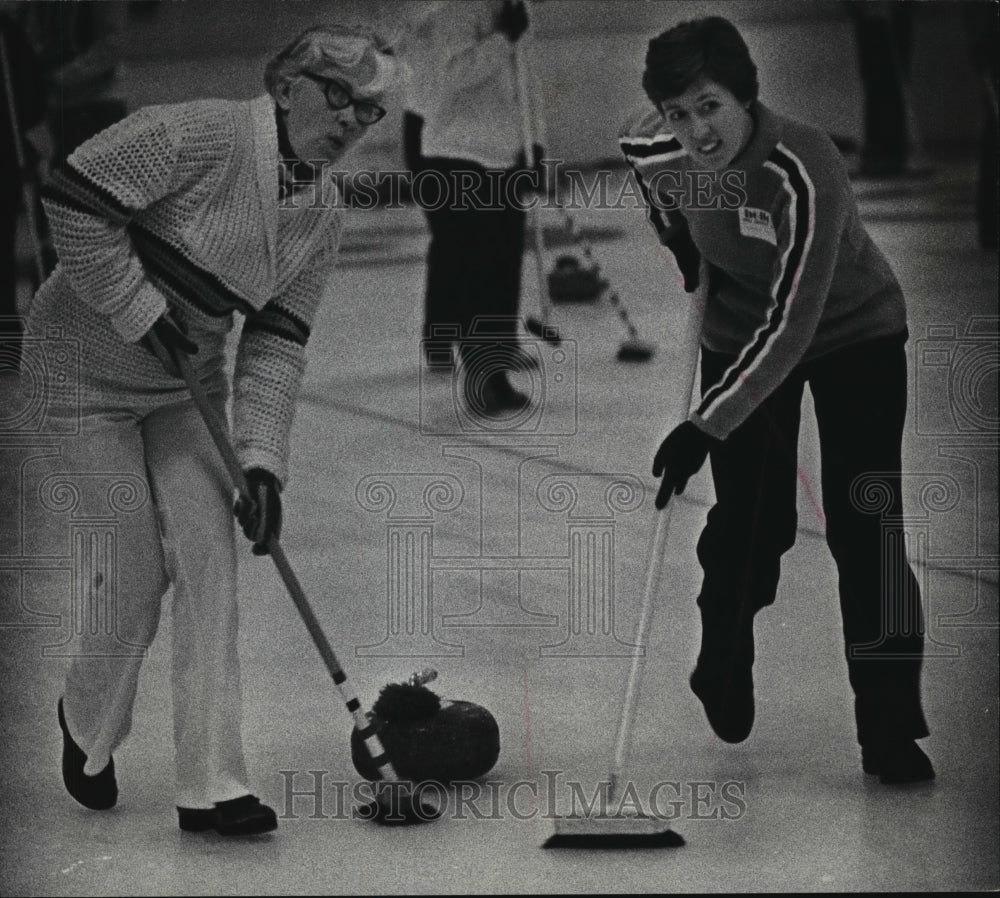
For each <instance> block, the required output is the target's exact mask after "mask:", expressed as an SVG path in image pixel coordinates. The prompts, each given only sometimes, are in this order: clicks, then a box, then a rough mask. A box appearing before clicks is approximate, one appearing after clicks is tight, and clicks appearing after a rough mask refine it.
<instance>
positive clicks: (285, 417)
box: [29, 95, 342, 482]
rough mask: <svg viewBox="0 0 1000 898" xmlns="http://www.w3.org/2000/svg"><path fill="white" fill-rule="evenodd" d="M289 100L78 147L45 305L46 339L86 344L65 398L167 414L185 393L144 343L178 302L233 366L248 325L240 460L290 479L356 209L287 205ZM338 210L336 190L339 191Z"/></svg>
mask: <svg viewBox="0 0 1000 898" xmlns="http://www.w3.org/2000/svg"><path fill="white" fill-rule="evenodd" d="M278 166H279V150H278V137H277V129H276V125H275V118H274V104H273V101H272V100H271V98H270V97H269V96H267V95H265V96H262V97H258V98H257V99H255V100H251V101H246V102H233V101H224V100H203V101H195V102H191V103H182V104H177V105H171V106H157V107H148V108H145V109H142V110H139V111H138V112H136V113H134V114H133V115H131V116H129V117H128V118H126V119H125V120H124V121H122V122H120V123H118V124H117V125H114V126H112V127H111V128H109V129H108V130H106V131H104V132H102V133H101V134H99V135H97V136H96V137H94V138H93V139H91V140H89V141H88V142H86V143H85V144H84V145H83V146H81V147H80V148H79V149H77V150H76V151H75V152H74V153H73V154H72V155H71V156H70V158H69V160H68V165H67V166H66V168H65V169H63V170H62V171H61V172H59V173H57V174H56V175H55V176H54V177H53V178H52V179H51V181H50V183H49V184H48V185H47V187H46V190H45V194H44V201H45V209H46V212H47V213H48V216H49V222H50V227H51V231H52V238H53V242H54V244H55V246H56V249H57V251H58V254H59V265H58V266H57V267H56V270H55V271H54V272H53V274H52V276H51V277H50V278H49V279H48V280H47V281H46V282H45V283H44V284H43V285H42V287H41V289H40V290H39V292H38V294H37V295H36V296H35V298H34V300H33V302H32V305H31V310H30V314H29V327H30V328H31V331H32V333H34V334H42V333H47V332H50V331H49V329H50V328H51V327H52V326H53V325H56V326H58V327H59V328H61V330H62V336H63V337H64V338H68V339H75V340H78V341H79V346H80V353H81V366H80V370H79V372H75V373H74V376H71V377H70V378H69V379H68V382H66V383H63V384H52V385H50V386H51V389H52V393H53V398H54V399H55V400H56V401H57V402H58V401H59V400H60V399H62V400H65V401H67V402H71V403H75V401H76V400H77V398H79V400H80V401H81V402H82V404H83V405H84V406H85V407H86V408H95V407H96V408H105V407H106V408H115V407H122V406H125V407H130V408H133V407H139V408H140V409H141V408H152V407H155V406H157V405H160V404H166V403H169V402H176V401H177V400H178V398H181V397H182V396H183V395H184V394H185V391H186V388H185V386H184V384H183V382H182V381H179V380H178V379H176V378H172V377H170V376H169V375H167V374H166V372H165V371H164V370H163V369H162V367H161V365H160V363H159V362H158V361H157V360H156V359H155V358H154V357H153V356H152V355H151V354H150V353H148V352H147V351H146V350H145V349H144V348H143V347H142V346H140V345H138V344H137V342H136V341H137V340H139V338H140V337H142V335H143V334H144V333H145V332H146V331H147V330H148V328H149V327H150V325H152V323H153V322H154V321H155V320H156V318H157V317H158V316H159V315H160V314H161V313H162V312H163V311H164V309H166V308H167V307H168V306H169V307H170V308H171V309H172V311H173V312H174V314H175V315H176V316H177V317H178V318H179V319H181V320H182V321H183V322H184V323H185V324H186V325H187V327H188V328H189V331H190V333H191V336H192V337H193V338H194V339H195V341H196V342H197V343H198V344H199V347H200V350H199V353H198V354H197V355H196V356H195V357H194V358H195V360H196V361H200V362H202V363H204V360H205V359H208V358H212V357H213V356H214V357H216V358H218V356H219V355H220V354H221V352H222V349H223V347H224V344H225V338H226V334H227V333H228V332H229V330H230V329H231V327H232V324H233V315H232V312H233V311H236V310H238V311H241V312H243V313H244V314H245V315H246V321H245V324H244V327H243V332H242V335H241V338H240V343H239V348H238V351H237V358H236V368H235V374H234V381H233V419H234V421H233V423H234V438H235V445H236V449H237V453H238V455H239V457H240V461H241V463H242V464H243V465H244V467H246V468H250V467H262V468H266V469H267V470H270V471H271V472H273V473H274V474H275V475H276V476H277V477H278V478H279V479H280V480H281V481H282V482H285V481H286V480H287V476H288V437H289V433H290V430H291V426H292V418H293V414H294V408H295V402H296V398H297V395H298V390H299V386H300V383H301V380H302V374H303V371H304V367H305V357H304V347H305V343H306V340H307V339H308V336H309V330H310V327H311V325H312V322H313V317H314V314H315V310H316V307H317V304H318V302H319V300H320V298H321V297H322V295H323V293H324V290H325V287H326V282H327V280H328V279H329V277H330V274H331V272H332V269H333V267H334V265H335V263H336V257H337V249H338V246H339V243H340V236H341V230H342V210H340V209H339V208H337V207H338V206H339V204H338V203H336V202H335V201H328V202H326V203H315V202H312V199H313V197H312V195H307V196H304V197H303V196H300V197H297V202H296V203H295V208H290V207H289V203H287V202H285V203H282V204H281V205H280V207H279V197H278V184H279V179H278ZM324 189H325V191H326V193H327V197H328V198H329V199H330V200H333V198H335V188H334V186H333V184H332V180H331V181H328V182H327V183H326V184H325V185H324Z"/></svg>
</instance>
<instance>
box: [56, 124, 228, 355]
mask: <svg viewBox="0 0 1000 898" xmlns="http://www.w3.org/2000/svg"><path fill="white" fill-rule="evenodd" d="M197 118H200V119H205V116H203V115H200V116H197ZM188 124H189V122H188V121H187V119H186V117H185V107H184V106H176V107H150V108H146V109H141V110H139V111H138V112H135V113H133V114H132V115H130V116H128V117H127V118H126V119H124V120H123V121H121V122H119V123H117V124H115V125H112V126H111V127H110V128H108V129H107V130H105V131H102V132H101V133H100V134H98V135H96V136H95V137H93V138H91V139H90V140H88V141H87V142H86V143H84V144H83V145H81V146H80V147H78V148H77V149H76V150H75V151H74V152H73V153H72V154H71V155H70V157H69V159H68V160H67V162H66V164H65V165H63V166H62V167H61V168H60V169H59V170H57V171H56V172H55V173H54V174H53V176H52V177H51V178H50V179H49V181H48V182H47V183H46V185H45V188H44V190H43V193H42V199H43V203H44V206H45V212H46V216H47V218H48V221H49V227H50V231H51V234H52V242H53V245H54V246H55V248H56V252H57V254H58V256H59V262H60V265H61V266H62V268H63V270H64V272H65V274H66V276H67V277H68V278H69V282H70V284H71V285H72V287H73V291H74V293H75V294H76V295H77V296H78V297H79V298H80V300H81V301H83V302H86V303H88V304H89V305H91V306H92V307H93V308H95V309H96V310H97V311H98V312H101V313H102V314H104V315H107V316H108V318H109V319H110V321H111V324H112V326H113V327H114V329H115V330H116V331H117V332H118V333H119V334H120V335H121V336H122V338H123V339H125V340H126V341H128V342H134V341H135V340H138V339H139V338H140V337H141V336H142V335H143V334H144V333H145V332H146V331H147V330H148V329H149V327H150V326H151V325H152V323H153V322H154V321H155V320H156V319H157V318H158V317H159V315H160V314H161V313H162V312H163V311H164V309H165V308H166V305H167V301H166V298H165V297H164V295H163V293H162V291H161V290H160V289H159V288H158V287H157V286H155V285H154V284H153V283H151V282H150V280H149V279H148V278H147V276H146V271H145V269H144V267H143V264H142V262H141V260H140V258H139V256H138V255H137V254H136V251H135V247H134V246H133V245H132V241H131V239H130V232H129V229H130V226H131V224H132V223H133V221H134V219H135V216H136V215H137V214H138V213H139V212H141V210H143V209H146V208H148V207H149V206H151V205H153V204H154V203H156V202H157V201H158V200H161V199H163V198H164V197H165V196H167V195H169V194H171V193H174V192H175V191H178V190H181V189H183V187H184V186H185V184H186V183H187V182H188V180H189V178H190V177H192V176H197V174H198V173H199V171H200V170H202V169H203V168H204V167H206V166H208V165H211V164H213V161H218V160H217V159H215V156H216V155H218V153H215V154H213V152H212V151H213V149H215V146H214V144H213V141H212V140H211V139H206V138H207V137H208V136H209V135H206V134H204V133H201V134H199V146H198V147H197V152H196V153H191V152H188V151H186V149H185V137H186V135H187V134H188V133H189V130H190V129H189V128H188ZM199 124H200V123H199ZM199 130H200V131H202V132H203V131H204V127H201V128H200V129H199ZM216 130H218V129H216ZM215 143H218V141H215ZM224 143H225V141H223V144H224ZM224 159H225V157H224V155H223V160H222V161H224Z"/></svg>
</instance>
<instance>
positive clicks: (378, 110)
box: [299, 72, 386, 125]
mask: <svg viewBox="0 0 1000 898" xmlns="http://www.w3.org/2000/svg"><path fill="white" fill-rule="evenodd" d="M299 74H301V75H302V77H303V78H308V79H309V80H310V81H315V82H316V83H317V84H322V85H323V93H324V94H325V95H326V105H327V106H329V107H330V108H331V109H332V110H334V111H335V112H336V111H337V110H340V109H346V108H347V107H348V106H353V107H354V117H355V118H356V119H357V120H358V124H359V125H374V124H375V122H377V121H378V120H379V119H381V118H382V117H383V116H384V115H385V112H386V111H385V109H383V108H382V107H381V106H379V105H378V104H377V103H372V102H371V101H369V100H355V99H354V97H352V96H351V95H350V93H349V92H348V90H347V88H346V87H344V85H343V84H341V83H340V82H339V81H333V80H331V79H330V78H323V77H321V76H320V75H314V74H313V73H312V72H300V73H299Z"/></svg>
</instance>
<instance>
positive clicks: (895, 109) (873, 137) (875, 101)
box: [845, 0, 915, 174]
mask: <svg viewBox="0 0 1000 898" xmlns="http://www.w3.org/2000/svg"><path fill="white" fill-rule="evenodd" d="M845 6H846V8H847V9H848V11H849V13H850V14H851V17H852V19H853V21H854V34H855V39H856V40H857V45H858V61H859V65H860V70H861V82H862V86H863V88H864V123H865V124H864V131H865V140H864V147H863V148H862V154H861V161H862V163H863V164H864V165H865V166H866V167H867V168H868V169H870V170H871V171H872V173H873V174H898V173H900V172H902V171H903V169H904V168H905V166H906V161H907V159H906V155H907V122H906V96H905V93H904V86H905V85H904V79H905V78H907V77H908V73H909V68H910V52H911V46H912V35H913V14H914V10H915V7H914V6H913V4H912V3H910V2H906V0H896V2H893V3H892V4H889V5H888V6H887V7H886V10H885V14H884V15H880V14H877V13H876V14H871V13H870V12H867V11H866V10H865V9H864V7H860V8H859V7H858V5H857V4H856V3H854V2H849V3H847V4H845Z"/></svg>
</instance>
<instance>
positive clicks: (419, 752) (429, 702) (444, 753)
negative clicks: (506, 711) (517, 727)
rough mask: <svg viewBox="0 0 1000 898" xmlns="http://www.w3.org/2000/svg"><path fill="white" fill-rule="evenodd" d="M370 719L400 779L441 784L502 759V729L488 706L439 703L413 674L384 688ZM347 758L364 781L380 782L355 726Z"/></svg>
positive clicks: (476, 774)
mask: <svg viewBox="0 0 1000 898" xmlns="http://www.w3.org/2000/svg"><path fill="white" fill-rule="evenodd" d="M415 681H416V682H415ZM368 719H369V720H370V721H372V722H373V723H374V724H375V731H376V733H377V734H378V737H379V740H380V741H381V742H382V746H383V747H384V748H385V750H386V753H387V754H388V755H389V760H390V761H391V762H392V766H393V769H395V771H396V773H397V774H398V775H399V776H400V777H401V778H403V779H408V780H412V781H414V782H423V781H428V780H429V781H433V782H437V783H442V784H445V783H449V782H453V781H454V780H470V779H476V778H477V777H481V776H483V775H485V774H486V773H488V772H489V771H490V770H491V769H492V768H493V765H494V764H495V763H496V761H497V758H498V757H499V756H500V728H499V727H498V726H497V722H496V719H495V718H494V717H493V715H492V714H491V713H490V712H489V711H488V710H487V709H486V708H484V707H483V706H482V705H477V704H475V703H474V702H465V701H442V700H441V698H440V697H439V696H438V695H437V694H436V693H434V692H432V691H431V690H430V689H428V688H427V687H426V686H425V685H423V683H422V682H421V681H420V680H419V678H418V677H417V676H415V677H413V678H411V679H410V682H408V683H390V684H389V685H388V686H385V687H384V688H383V689H382V691H381V693H380V694H379V697H378V700H377V701H376V702H375V704H374V705H373V706H372V710H371V711H369V712H368ZM351 760H352V761H353V762H354V767H355V769H356V770H357V771H358V773H360V774H361V775H362V776H363V777H365V778H366V779H369V780H377V779H379V778H380V777H379V773H378V768H377V767H376V766H375V765H374V763H372V758H371V755H370V754H369V752H368V748H367V747H366V745H365V742H364V740H363V739H362V738H361V736H360V734H359V733H358V730H357V728H356V727H355V728H354V730H352V732H351Z"/></svg>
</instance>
